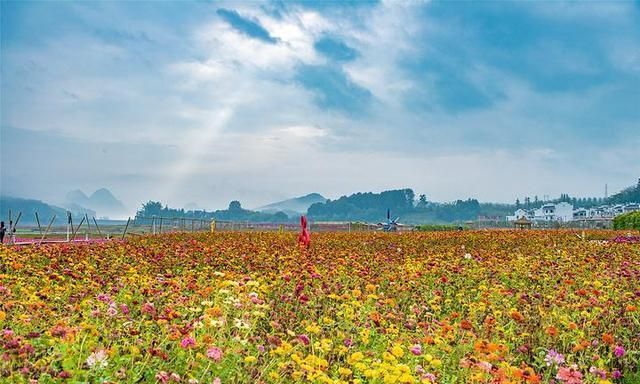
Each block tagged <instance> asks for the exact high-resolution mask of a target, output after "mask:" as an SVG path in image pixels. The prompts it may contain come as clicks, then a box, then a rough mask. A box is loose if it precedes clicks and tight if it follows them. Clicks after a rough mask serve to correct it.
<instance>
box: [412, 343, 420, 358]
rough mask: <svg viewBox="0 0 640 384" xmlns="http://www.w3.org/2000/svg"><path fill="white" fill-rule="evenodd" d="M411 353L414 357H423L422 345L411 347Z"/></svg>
mask: <svg viewBox="0 0 640 384" xmlns="http://www.w3.org/2000/svg"><path fill="white" fill-rule="evenodd" d="M410 351H411V353H413V354H414V355H416V356H420V355H422V346H420V344H416V345H414V346H413V347H411V349H410Z"/></svg>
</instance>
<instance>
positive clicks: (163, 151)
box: [0, 1, 640, 210]
mask: <svg viewBox="0 0 640 384" xmlns="http://www.w3.org/2000/svg"><path fill="white" fill-rule="evenodd" d="M0 17H1V20H0V21H1V23H0V24H1V33H2V34H1V46H0V50H1V56H0V57H1V59H0V60H1V76H2V79H1V80H2V82H1V100H0V103H1V115H0V129H1V130H0V148H1V160H2V164H1V169H0V171H1V178H0V192H1V193H2V194H4V195H13V196H19V197H29V198H38V199H42V200H45V201H48V202H52V203H56V202H61V201H63V199H64V196H65V194H66V193H67V192H69V191H71V190H74V189H78V188H79V189H81V190H83V191H85V193H87V194H90V193H92V192H93V191H94V190H96V189H98V188H101V187H106V188H108V189H110V190H111V191H112V192H113V194H114V195H115V196H116V197H117V198H119V199H120V200H122V201H123V202H124V203H125V205H126V206H127V207H129V208H130V209H132V210H133V209H135V208H137V207H139V206H140V205H141V203H142V202H145V201H148V200H159V201H162V202H163V203H165V204H169V205H170V206H175V207H181V206H184V205H185V204H188V203H195V204H196V205H197V206H199V207H201V208H206V209H220V208H225V207H226V206H227V205H228V203H229V201H230V200H234V199H238V200H240V201H241V202H242V204H243V206H244V207H248V208H251V207H257V206H261V205H264V204H267V203H270V202H273V201H277V200H281V199H284V198H288V197H293V196H299V195H304V194H307V193H311V192H318V193H321V194H323V195H324V196H326V197H328V198H337V197H339V196H341V195H348V194H351V193H354V192H358V191H382V190H388V189H396V188H412V189H414V191H415V192H416V194H426V195H427V198H428V199H429V200H430V201H452V200H455V199H466V198H469V197H472V198H477V199H479V200H481V201H495V202H514V201H515V199H516V198H520V199H521V200H522V199H523V197H524V196H534V195H538V196H544V195H549V196H552V197H553V196H558V195H560V194H561V193H568V194H570V195H572V196H603V195H604V185H605V184H608V188H609V192H610V193H612V192H616V191H617V190H620V189H621V188H624V187H626V186H629V185H634V184H635V183H636V182H637V180H638V177H640V150H639V148H640V2H637V1H634V2H623V1H616V2H605V1H592V2H562V1H554V2H550V1H549V2H548V1H541V2H498V1H491V2H465V1H459V2H428V1H424V2H423V1H380V2H365V1H361V2H355V3H354V2H351V3H345V2H326V1H325V2H311V1H301V2H295V1H286V2H285V1H267V2H257V1H238V2H217V1H211V2H210V1H194V2H182V1H181V2H171V1H162V2H144V1H135V2H134V1H121V2H84V1H83V2H73V1H64V2H56V1H46V2H45V1H39V2H29V1H21V2H11V1H3V2H2V3H1V15H0Z"/></svg>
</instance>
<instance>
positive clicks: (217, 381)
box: [213, 377, 222, 384]
mask: <svg viewBox="0 0 640 384" xmlns="http://www.w3.org/2000/svg"><path fill="white" fill-rule="evenodd" d="M213 384H222V381H221V380H220V378H219V377H216V378H215V379H213Z"/></svg>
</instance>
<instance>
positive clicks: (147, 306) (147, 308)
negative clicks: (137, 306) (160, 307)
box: [141, 302, 156, 315]
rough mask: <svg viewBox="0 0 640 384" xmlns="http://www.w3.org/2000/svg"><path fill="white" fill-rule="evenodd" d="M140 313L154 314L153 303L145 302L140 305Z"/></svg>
mask: <svg viewBox="0 0 640 384" xmlns="http://www.w3.org/2000/svg"><path fill="white" fill-rule="evenodd" d="M141 312H142V313H148V314H150V315H153V314H155V313H156V307H155V306H154V305H153V303H149V302H147V303H144V304H142V309H141Z"/></svg>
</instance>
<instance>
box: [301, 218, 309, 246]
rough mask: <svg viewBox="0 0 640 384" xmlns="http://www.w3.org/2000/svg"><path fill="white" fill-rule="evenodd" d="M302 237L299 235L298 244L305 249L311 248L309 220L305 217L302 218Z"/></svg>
mask: <svg viewBox="0 0 640 384" xmlns="http://www.w3.org/2000/svg"><path fill="white" fill-rule="evenodd" d="M300 228H301V231H300V235H298V244H300V245H304V246H305V248H309V244H310V243H311V236H310V235H309V230H308V229H307V218H306V217H305V216H300Z"/></svg>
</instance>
